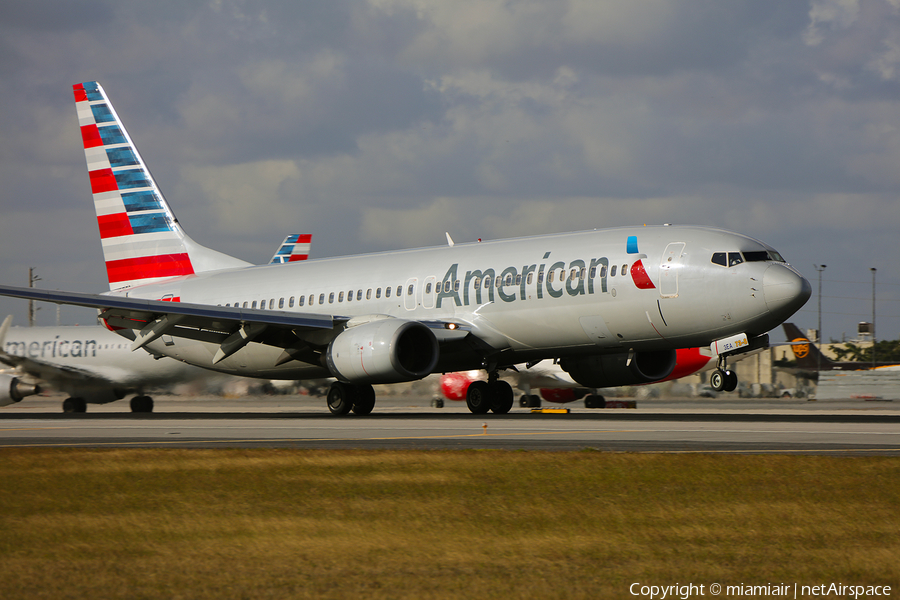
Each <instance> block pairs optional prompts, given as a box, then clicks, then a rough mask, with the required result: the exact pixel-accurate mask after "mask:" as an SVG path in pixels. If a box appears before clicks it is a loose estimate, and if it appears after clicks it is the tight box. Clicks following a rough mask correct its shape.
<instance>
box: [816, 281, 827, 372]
mask: <svg viewBox="0 0 900 600" xmlns="http://www.w3.org/2000/svg"><path fill="white" fill-rule="evenodd" d="M813 266H814V267H815V268H816V271H818V272H819V331H818V337H819V339H818V340H816V341H817V342H818V344H819V351H818V352H816V385H818V382H819V371H821V370H822V271H824V270H825V267H827V266H828V265H813Z"/></svg>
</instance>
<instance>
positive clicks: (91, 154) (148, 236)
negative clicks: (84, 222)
mask: <svg viewBox="0 0 900 600" xmlns="http://www.w3.org/2000/svg"><path fill="white" fill-rule="evenodd" d="M73 91H74V93H75V107H76V109H77V112H78V124H79V125H80V127H81V138H82V141H83V143H84V155H85V159H86V161H87V167H88V172H89V174H90V181H91V192H92V194H93V197H94V208H95V210H96V212H97V222H98V225H99V228H100V239H101V243H102V245H103V257H104V260H105V261H106V272H107V275H108V278H109V288H110V290H118V289H122V288H127V287H131V286H134V285H140V284H145V283H152V282H155V281H159V280H162V279H168V278H171V277H179V276H185V275H192V274H193V273H195V272H199V271H204V270H215V269H218V268H226V267H236V266H242V265H245V264H246V263H244V262H243V261H239V260H237V259H234V258H231V257H229V256H226V255H224V254H221V253H219V252H216V251H213V250H210V249H208V248H205V247H203V246H200V245H199V244H197V243H196V242H194V241H193V240H191V239H190V238H189V237H188V236H187V235H186V234H185V233H184V231H183V230H182V229H181V227H180V226H179V224H178V221H177V220H176V219H175V215H174V214H173V213H172V210H171V209H170V208H169V205H168V204H167V203H166V200H165V198H164V197H163V195H162V193H161V192H160V191H159V188H158V187H157V185H156V182H155V181H154V180H153V176H152V175H151V174H150V171H149V170H148V169H147V166H146V165H145V164H144V161H143V159H142V158H141V155H140V153H138V150H137V147H136V146H135V145H134V142H133V141H132V140H131V137H130V136H129V135H128V132H127V131H126V130H125V126H124V125H123V124H122V121H121V120H120V119H119V117H118V115H117V114H116V112H115V110H114V109H113V107H112V104H111V103H110V102H109V100H108V99H107V97H106V93H105V92H104V91H103V88H102V87H100V85H99V84H98V83H97V82H87V83H80V84H76V85H74V86H73Z"/></svg>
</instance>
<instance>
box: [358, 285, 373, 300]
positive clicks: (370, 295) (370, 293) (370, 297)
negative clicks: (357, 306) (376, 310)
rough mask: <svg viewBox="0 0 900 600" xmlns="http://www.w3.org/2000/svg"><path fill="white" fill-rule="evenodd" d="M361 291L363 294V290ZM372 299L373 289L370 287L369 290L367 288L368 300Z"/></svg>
mask: <svg viewBox="0 0 900 600" xmlns="http://www.w3.org/2000/svg"><path fill="white" fill-rule="evenodd" d="M359 293H360V294H361V293H362V290H360V291H359ZM371 299H372V289H371V288H369V289H368V290H366V300H371Z"/></svg>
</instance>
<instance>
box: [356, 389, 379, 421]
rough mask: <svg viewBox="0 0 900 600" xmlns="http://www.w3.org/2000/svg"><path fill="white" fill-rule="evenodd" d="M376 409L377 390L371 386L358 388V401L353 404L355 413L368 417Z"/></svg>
mask: <svg viewBox="0 0 900 600" xmlns="http://www.w3.org/2000/svg"><path fill="white" fill-rule="evenodd" d="M373 408H375V388H373V387H372V386H371V385H360V386H357V387H356V401H355V402H354V403H353V413H354V414H357V415H367V414H369V413H371V412H372V409H373Z"/></svg>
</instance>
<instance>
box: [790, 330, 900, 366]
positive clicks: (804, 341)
mask: <svg viewBox="0 0 900 600" xmlns="http://www.w3.org/2000/svg"><path fill="white" fill-rule="evenodd" d="M782 328H783V329H784V334H785V335H786V336H787V339H788V342H789V343H790V345H791V351H792V352H793V353H794V359H795V360H796V361H797V362H796V368H791V367H787V368H786V370H788V371H793V372H798V373H797V374H798V375H802V376H804V377H806V378H808V379H809V378H815V376H816V372H817V371H868V370H871V369H873V368H876V369H891V370H895V369H896V370H900V364H898V363H897V362H889V361H888V362H875V363H874V364H873V363H871V362H862V361H836V360H831V359H830V358H828V357H827V356H825V355H824V354H822V353H821V352H820V351H819V348H818V347H817V346H816V345H815V344H814V343H812V342H811V341H810V340H809V338H808V337H806V334H804V333H803V332H801V331H800V328H799V327H797V326H796V325H794V324H793V323H783V324H782ZM781 368H785V367H781Z"/></svg>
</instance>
